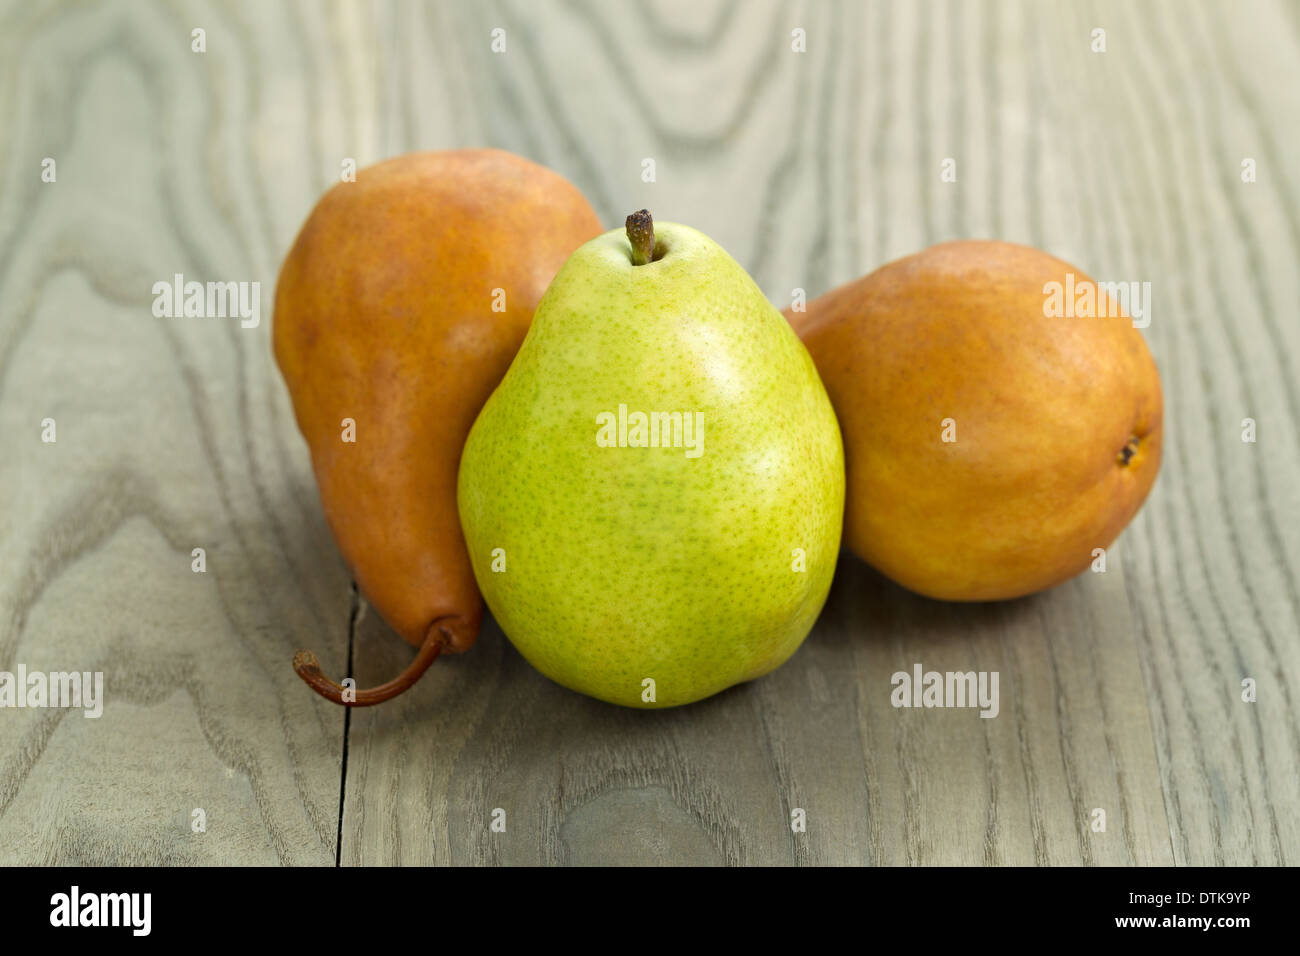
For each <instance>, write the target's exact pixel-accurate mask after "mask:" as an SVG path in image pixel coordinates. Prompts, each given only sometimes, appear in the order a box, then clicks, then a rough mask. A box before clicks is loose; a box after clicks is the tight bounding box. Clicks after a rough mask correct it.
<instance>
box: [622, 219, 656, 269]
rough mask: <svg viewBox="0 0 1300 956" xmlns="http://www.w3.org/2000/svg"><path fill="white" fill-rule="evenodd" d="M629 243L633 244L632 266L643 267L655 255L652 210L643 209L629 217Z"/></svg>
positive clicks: (627, 225)
mask: <svg viewBox="0 0 1300 956" xmlns="http://www.w3.org/2000/svg"><path fill="white" fill-rule="evenodd" d="M626 227H627V241H628V242H630V243H632V265H634V266H643V265H645V264H646V263H647V262H649V261H650V260H651V259H652V258H653V257H654V254H655V221H654V218H653V217H651V215H650V210H648V209H642V210H639V211H638V212H634V213H632V215H630V216H628V217H627V223H626Z"/></svg>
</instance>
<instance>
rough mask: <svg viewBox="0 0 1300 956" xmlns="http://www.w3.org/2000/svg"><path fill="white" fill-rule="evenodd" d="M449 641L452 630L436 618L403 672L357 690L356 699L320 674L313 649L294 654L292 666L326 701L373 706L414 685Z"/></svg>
mask: <svg viewBox="0 0 1300 956" xmlns="http://www.w3.org/2000/svg"><path fill="white" fill-rule="evenodd" d="M450 641H451V632H450V631H448V630H447V628H446V627H444V626H443V625H441V624H439V623H437V622H436V621H435V622H434V624H433V626H431V627H430V628H429V632H428V633H427V634H426V635H425V636H424V643H423V644H421V645H420V650H419V651H418V652H417V653H416V655H415V659H414V660H413V661H411V663H410V664H408V665H407V666H406V669H405V670H404V671H402V672H401V673H400V674H398V675H397V676H396V677H394V678H393V679H392V680H390V681H388V682H386V683H383V684H380V685H379V686H378V687H372V688H370V689H369V690H358V691H355V692H354V699H353V700H344V699H343V694H344V693H345V689H344V688H343V686H342V685H340V684H336V683H334V681H332V680H330V679H329V678H328V677H326V676H325V675H324V674H323V673H321V669H320V661H318V660H316V655H315V654H313V653H312V652H311V651H299V652H298V653H297V654H295V655H293V669H294V670H295V671H297V672H298V676H299V677H301V678H302V679H303V680H304V681H306V682H307V686H308V687H310V688H311V689H312V690H314V691H315V692H316V693H318V694H320V695H321V696H322V697H324V698H325V699H326V700H332V701H334V703H336V704H342V705H343V706H344V707H372V706H374V705H375V704H382V703H383V702H384V701H386V700H389V699H391V698H393V697H396V696H397V695H398V694H400V693H402V692H403V691H405V690H409V689H410V687H411V685H412V684H414V683H415V682H416V681H418V680H419V679H420V677H421V676H422V675H423V674H424V672H425V671H427V670H428V669H429V665H430V664H432V663H433V662H434V661H435V660H437V659H438V655H439V654H441V653H442V649H443V647H445V646H446V645H447V644H448V643H450Z"/></svg>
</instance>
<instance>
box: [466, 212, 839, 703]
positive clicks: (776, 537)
mask: <svg viewBox="0 0 1300 956" xmlns="http://www.w3.org/2000/svg"><path fill="white" fill-rule="evenodd" d="M655 233H656V238H657V243H656V256H657V258H656V261H653V262H650V263H647V264H645V265H641V266H633V265H632V262H631V246H630V244H629V242H628V240H627V237H626V236H625V235H624V233H623V232H622V231H621V230H615V231H612V232H608V233H606V234H605V235H603V236H600V237H598V238H596V239H593V240H591V241H590V242H588V243H587V244H586V245H584V246H582V247H580V248H579V249H578V250H577V251H576V252H575V253H574V254H573V255H572V256H571V257H570V259H569V260H568V262H567V263H565V265H564V267H563V268H562V269H561V270H560V272H559V274H558V275H557V276H556V277H555V280H554V281H553V282H552V284H551V286H550V288H549V289H548V290H547V292H546V294H545V296H543V298H542V301H541V303H540V304H539V305H538V308H537V312H536V315H535V317H534V319H533V324H532V327H531V328H530V330H529V332H528V334H527V336H526V337H525V339H524V343H523V345H522V346H521V348H520V351H519V353H518V355H517V356H516V357H515V359H514V362H513V364H512V365H511V366H510V369H509V371H508V372H507V373H506V376H505V378H504V379H503V380H502V382H501V384H500V386H499V387H498V388H497V389H496V391H495V392H493V394H492V396H491V397H490V398H489V399H488V401H487V404H486V405H485V406H484V408H483V411H482V412H481V413H480V415H479V417H478V419H477V420H476V421H475V423H474V427H473V428H472V429H471V431H470V436H469V439H468V441H467V443H466V445H465V449H464V453H463V455H462V459H461V468H460V476H459V485H458V500H459V505H460V515H461V523H462V526H463V528H464V531H465V536H466V540H467V543H468V545H469V551H470V559H471V561H472V563H473V567H474V574H475V578H476V579H477V581H478V583H479V587H480V589H481V590H482V592H483V596H484V598H485V599H486V601H487V604H488V606H489V607H490V608H491V610H492V613H493V614H494V615H495V616H496V619H497V621H498V623H500V625H501V627H502V629H503V630H504V631H505V633H506V634H507V635H508V636H509V638H510V640H511V641H512V642H513V643H514V645H515V646H516V647H517V648H518V649H519V651H520V653H522V654H523V656H524V657H525V658H527V659H528V661H529V662H530V663H532V664H533V666H535V667H536V668H537V669H538V670H539V671H541V672H542V673H543V674H545V675H546V676H548V677H550V678H551V679H552V680H555V681H557V682H558V683H560V684H563V685H564V686H565V687H569V688H572V689H573V690H576V691H580V692H581V693H584V694H588V695H590V696H592V697H596V698H599V699H600V700H604V701H609V702H611V703H615V704H622V705H625V706H628V707H642V708H654V707H672V706H676V705H680V704H686V703H690V702H692V701H697V700H700V699H702V698H705V697H708V696H710V695H711V694H716V693H717V692H718V691H721V690H723V689H725V688H727V687H730V686H732V685H733V684H738V683H741V682H743V681H748V680H752V679H753V678H756V677H760V676H762V675H763V674H766V673H768V672H769V671H771V670H773V669H775V668H776V667H778V666H780V665H781V664H782V663H784V662H785V661H786V659H788V658H789V657H790V655H791V654H793V653H794V652H795V650H796V649H797V648H798V647H799V645H800V644H801V643H802V642H803V639H804V638H805V637H806V636H807V634H808V632H809V630H810V629H811V628H812V625H813V622H814V621H815V620H816V618H817V615H818V612H819V611H820V610H821V607H822V604H823V603H824V602H825V600H826V594H827V591H828V590H829V588H830V584H831V578H832V576H833V574H834V570H835V561H836V557H837V555H838V552H839V544H840V532H841V525H842V520H843V510H844V454H843V448H842V446H841V442H840V432H839V426H838V424H837V422H836V420H835V415H834V412H833V411H832V409H831V405H830V401H829V399H828V398H827V396H826V391H825V389H824V388H823V387H822V383H821V380H820V379H819V378H818V375H817V371H816V368H815V367H814V365H813V363H812V360H811V358H810V357H809V355H808V353H807V351H806V350H805V349H804V347H803V345H802V344H801V343H800V341H799V339H798V337H797V336H796V335H795V334H794V332H793V331H792V330H791V328H790V327H789V325H788V324H787V323H786V321H785V320H784V319H783V318H782V317H781V315H780V313H779V312H777V311H776V309H774V308H773V307H772V306H771V304H769V303H768V301H767V299H766V298H764V296H763V293H762V292H761V291H760V290H759V288H758V287H757V286H756V285H755V284H754V282H753V280H752V279H750V277H749V276H748V275H747V274H746V273H745V271H744V270H743V269H742V268H741V267H740V265H739V264H738V263H736V261H735V260H734V259H732V258H731V257H730V256H729V255H727V253H726V252H724V251H723V250H722V248H721V247H719V246H718V245H717V244H716V243H715V242H713V241H712V240H711V239H709V238H708V237H706V236H704V235H703V234H701V233H699V232H697V231H696V230H694V229H690V228H688V227H686V226H680V225H675V224H671V223H656V224H655ZM620 404H623V405H626V406H627V408H628V410H629V413H630V412H632V411H642V412H647V413H648V412H652V411H654V412H700V413H702V415H703V442H702V450H701V454H700V455H699V457H696V458H690V457H687V455H686V453H685V448H676V447H658V448H653V447H601V446H600V445H598V444H597V440H596V439H597V432H598V430H599V426H598V424H597V416H598V415H600V413H602V412H611V413H615V414H617V411H618V407H619V405H620ZM496 549H501V551H500V552H497V558H498V566H499V564H500V558H501V557H502V556H503V557H504V562H505V570H504V571H494V570H493V558H494V551H496ZM796 549H802V550H803V552H804V555H805V557H804V566H805V568H806V570H803V571H795V570H793V567H794V566H795V562H796V555H795V551H796ZM646 678H650V679H653V680H654V682H655V686H654V689H655V697H656V699H655V700H654V701H653V702H651V701H646V700H643V691H644V686H643V681H644V680H645V679H646Z"/></svg>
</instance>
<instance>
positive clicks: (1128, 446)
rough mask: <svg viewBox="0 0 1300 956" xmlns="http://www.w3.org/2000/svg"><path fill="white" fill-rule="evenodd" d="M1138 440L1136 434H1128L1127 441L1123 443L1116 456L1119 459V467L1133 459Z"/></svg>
mask: <svg viewBox="0 0 1300 956" xmlns="http://www.w3.org/2000/svg"><path fill="white" fill-rule="evenodd" d="M1139 441H1140V439H1139V438H1138V437H1137V435H1129V436H1128V441H1127V442H1125V443H1124V447H1123V448H1121V449H1120V450H1119V455H1118V456H1116V457H1117V458H1118V459H1119V463H1120V467H1123V466H1124V465H1127V464H1128V463H1129V462H1130V461H1132V460H1133V456H1134V455H1136V454H1137V450H1138V442H1139Z"/></svg>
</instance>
